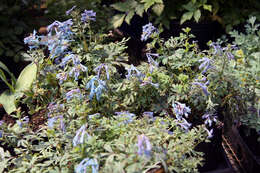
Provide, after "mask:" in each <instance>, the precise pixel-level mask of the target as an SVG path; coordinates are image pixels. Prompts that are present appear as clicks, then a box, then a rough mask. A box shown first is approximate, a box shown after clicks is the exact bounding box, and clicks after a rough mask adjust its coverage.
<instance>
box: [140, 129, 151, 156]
mask: <svg viewBox="0 0 260 173" xmlns="http://www.w3.org/2000/svg"><path fill="white" fill-rule="evenodd" d="M137 140H138V142H137V146H138V152H137V153H138V155H139V156H142V155H143V154H145V155H146V156H147V157H150V156H151V152H152V145H151V143H150V141H149V139H148V137H147V136H145V135H144V134H142V135H139V136H138V137H137Z"/></svg>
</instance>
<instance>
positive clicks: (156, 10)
mask: <svg viewBox="0 0 260 173" xmlns="http://www.w3.org/2000/svg"><path fill="white" fill-rule="evenodd" d="M163 9H164V5H163V4H155V5H154V6H153V8H152V10H153V12H154V13H155V14H156V15H157V16H160V15H161V14H162V12H163Z"/></svg>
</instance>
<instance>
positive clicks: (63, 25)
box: [47, 19, 73, 36]
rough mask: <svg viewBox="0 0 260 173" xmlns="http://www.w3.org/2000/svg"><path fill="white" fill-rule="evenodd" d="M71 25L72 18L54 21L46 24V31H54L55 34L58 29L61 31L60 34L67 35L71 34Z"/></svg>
mask: <svg viewBox="0 0 260 173" xmlns="http://www.w3.org/2000/svg"><path fill="white" fill-rule="evenodd" d="M72 25H73V22H72V19H68V20H66V21H64V22H59V21H54V22H53V23H52V24H50V25H49V26H47V31H48V33H49V35H50V34H51V33H52V32H53V31H56V34H57V32H58V31H60V32H61V33H62V36H69V35H71V34H72V32H71V29H70V28H71V26H72Z"/></svg>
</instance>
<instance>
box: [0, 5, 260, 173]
mask: <svg viewBox="0 0 260 173" xmlns="http://www.w3.org/2000/svg"><path fill="white" fill-rule="evenodd" d="M66 14H67V15H68V19H67V20H65V21H62V22H61V21H55V22H53V23H52V24H50V25H49V26H48V27H47V31H48V33H47V35H39V34H37V32H36V31H35V32H33V34H31V35H30V36H28V37H26V38H25V39H24V43H25V44H27V45H28V46H29V49H30V50H29V51H28V52H27V54H24V56H25V58H26V59H27V60H28V61H31V64H30V65H29V66H28V67H27V69H33V70H32V71H31V70H29V72H28V71H27V69H25V70H26V71H27V72H26V73H25V72H24V73H22V74H21V76H24V75H25V76H30V79H31V77H32V76H34V75H35V76H36V77H35V80H32V81H31V80H30V82H28V81H27V82H26V78H25V77H21V78H22V80H21V78H20V80H19V78H18V79H17V81H19V82H18V84H19V83H20V86H25V87H23V89H22V90H18V91H17V92H16V89H17V88H19V87H16V85H15V80H14V84H13V85H11V84H9V85H10V87H9V88H10V90H12V89H13V91H12V93H11V94H10V92H9V91H6V93H7V92H9V93H8V94H6V93H5V98H8V97H9V98H10V97H12V101H11V102H8V103H6V102H3V105H4V108H5V109H6V110H8V113H10V115H11V116H12V117H14V118H15V120H16V122H14V123H12V124H7V123H6V122H4V121H1V123H0V140H1V147H0V152H1V158H0V159H1V165H0V170H1V171H2V172H28V171H30V172H39V171H42V172H92V173H95V172H119V173H121V172H130V173H132V172H149V171H150V170H151V169H152V168H160V167H163V168H164V170H165V171H166V172H198V166H199V165H202V164H203V153H201V152H198V151H195V150H194V148H195V147H196V146H197V145H198V144H199V143H201V142H205V141H209V140H208V139H209V138H211V137H212V136H213V135H214V131H213V128H214V126H215V125H216V124H220V123H219V120H218V117H219V115H222V114H224V113H225V112H228V114H224V115H225V117H229V118H230V117H237V115H239V114H240V113H243V115H244V113H245V114H248V112H249V111H250V110H251V108H254V110H255V109H256V110H257V111H253V113H257V112H259V79H258V78H259V67H258V66H259V63H258V62H259V46H258V45H259V37H255V36H256V35H258V36H259V31H258V30H257V28H258V25H256V24H255V18H251V19H250V20H249V24H248V26H247V29H248V32H247V33H246V34H245V35H242V34H240V33H238V32H235V31H234V32H232V33H231V36H233V37H234V38H235V40H234V44H235V45H234V44H227V43H226V41H223V40H219V41H218V42H216V43H215V42H211V43H209V46H210V49H209V50H205V51H200V50H199V49H198V46H197V43H196V42H195V41H191V40H194V36H193V35H192V34H190V29H189V28H186V29H184V30H183V33H180V36H179V37H175V38H173V37H171V38H170V39H168V40H163V39H161V38H160V32H161V31H162V29H161V28H159V29H158V28H156V27H155V26H153V24H152V23H148V24H147V25H144V26H143V33H142V35H141V36H140V40H141V41H143V42H146V43H147V44H146V54H145V55H146V58H147V60H146V61H144V62H140V64H139V65H137V66H134V65H133V64H131V62H130V61H129V59H128V55H127V54H126V53H125V50H126V48H127V46H126V42H127V40H128V38H124V39H122V40H114V39H113V38H111V37H110V34H104V33H100V31H98V30H96V29H95V30H93V29H92V28H97V27H95V24H96V17H98V16H96V13H95V12H94V11H93V10H84V11H79V10H78V9H77V7H73V8H72V9H70V10H68V11H67V13H66ZM244 43H246V44H247V45H248V46H245V44H244ZM32 66H33V68H31V67H32ZM2 67H4V70H5V71H6V68H5V66H2ZM245 75H246V76H248V81H246V80H245ZM231 79H232V80H231ZM17 81H16V83H17ZM24 82H25V83H26V85H25V84H24ZM7 84H8V82H7ZM13 86H14V87H13ZM18 86H19V85H18ZM25 105H26V110H25V109H21V107H22V106H25ZM257 106H258V107H257ZM249 108H250V109H249ZM39 112H43V116H44V117H45V118H46V121H43V123H42V124H40V125H38V126H35V125H34V124H33V123H31V122H32V119H33V116H34V115H35V114H37V113H39ZM251 112H252V111H251ZM239 117H240V116H239ZM233 119H234V118H232V119H231V120H230V122H231V123H232V121H233Z"/></svg>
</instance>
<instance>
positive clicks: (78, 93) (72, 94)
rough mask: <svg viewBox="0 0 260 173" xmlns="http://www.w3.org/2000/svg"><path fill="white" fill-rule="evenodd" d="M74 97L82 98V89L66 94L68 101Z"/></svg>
mask: <svg viewBox="0 0 260 173" xmlns="http://www.w3.org/2000/svg"><path fill="white" fill-rule="evenodd" d="M73 97H77V98H81V92H80V89H78V88H77V89H73V90H70V91H69V92H67V93H66V99H67V100H68V101H69V100H71V99H72V98H73Z"/></svg>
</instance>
